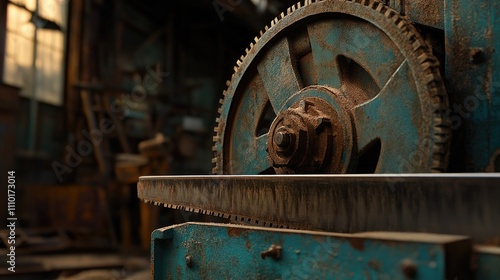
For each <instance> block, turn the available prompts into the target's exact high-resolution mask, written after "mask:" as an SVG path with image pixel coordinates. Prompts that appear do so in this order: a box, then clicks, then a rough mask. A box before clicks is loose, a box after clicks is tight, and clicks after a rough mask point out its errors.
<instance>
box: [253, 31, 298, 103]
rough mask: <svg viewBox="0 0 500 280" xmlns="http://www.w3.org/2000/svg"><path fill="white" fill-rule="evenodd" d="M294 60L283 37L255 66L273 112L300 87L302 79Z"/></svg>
mask: <svg viewBox="0 0 500 280" xmlns="http://www.w3.org/2000/svg"><path fill="white" fill-rule="evenodd" d="M294 60H295V58H294V56H293V55H292V54H291V49H290V46H289V44H288V40H287V39H286V38H283V39H281V41H279V42H277V43H276V45H275V46H273V48H271V49H270V50H269V51H268V52H267V54H266V55H265V56H264V57H263V59H262V61H261V62H260V63H259V65H258V66H257V68H258V71H259V75H260V77H261V79H262V81H264V87H265V88H266V92H267V95H268V96H269V100H270V101H271V105H272V106H273V109H274V111H275V112H278V111H279V110H280V109H281V107H282V106H283V104H285V101H286V100H287V99H288V98H289V97H290V96H291V95H292V94H294V93H295V92H297V91H299V90H300V89H301V88H302V80H301V78H300V76H299V75H298V71H297V68H296V67H297V63H295V61H294Z"/></svg>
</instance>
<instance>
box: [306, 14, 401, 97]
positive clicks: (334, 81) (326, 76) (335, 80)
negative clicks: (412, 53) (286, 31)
mask: <svg viewBox="0 0 500 280" xmlns="http://www.w3.org/2000/svg"><path fill="white" fill-rule="evenodd" d="M308 32H309V34H310V40H311V48H312V51H313V56H314V62H315V65H316V67H317V69H318V84H323V85H329V86H331V87H335V88H340V87H341V84H342V86H344V84H345V83H350V82H353V81H352V80H351V79H350V77H352V76H353V75H352V74H353V73H350V72H349V70H348V69H342V68H341V67H340V66H339V61H338V59H339V56H343V57H347V58H349V59H352V60H354V61H355V62H356V63H357V64H359V65H360V66H361V67H362V68H363V69H364V70H365V71H366V72H367V73H368V74H369V75H370V76H371V77H372V78H373V80H374V81H375V82H376V84H377V85H378V86H379V88H382V87H383V85H384V84H385V83H386V82H387V81H388V80H389V78H390V77H391V73H393V72H394V71H396V69H397V67H398V66H399V65H400V64H401V63H402V61H403V60H404V58H403V56H402V54H401V53H400V52H399V50H398V49H397V48H396V47H386V48H384V51H375V50H376V49H378V48H379V47H380V46H393V45H394V43H393V42H391V40H390V39H389V37H387V35H386V34H385V33H383V32H382V31H381V30H379V29H378V28H375V26H373V25H371V24H370V23H368V22H366V21H362V20H359V19H353V18H336V19H332V20H328V21H322V22H319V23H317V24H313V25H311V26H310V27H309V29H308ZM363 86H365V85H358V87H363Z"/></svg>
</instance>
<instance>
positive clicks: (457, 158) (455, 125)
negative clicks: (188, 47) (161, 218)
mask: <svg viewBox="0 0 500 280" xmlns="http://www.w3.org/2000/svg"><path fill="white" fill-rule="evenodd" d="M498 34H500V3H498V1H495V0H484V1H483V0H471V1H470V0H469V1H465V0H445V1H434V0H433V1H431V0H425V1H424V0H415V1H404V0H396V1H394V0H391V1H385V2H380V1H375V0H325V1H307V0H306V1H304V2H299V3H298V4H296V5H294V6H292V7H290V8H289V9H288V10H287V11H285V12H283V13H282V14H281V15H280V16H279V17H277V18H276V19H274V20H273V21H272V23H271V25H270V26H266V27H265V30H264V31H263V32H261V34H260V36H258V37H256V38H255V40H254V42H252V43H251V44H250V47H249V48H248V49H247V50H246V53H245V54H244V55H243V56H242V57H241V59H239V60H238V61H237V65H236V66H235V69H234V70H235V72H234V75H233V76H232V78H231V80H230V81H228V83H227V86H228V87H227V90H226V91H225V92H224V97H223V99H221V107H220V110H219V113H220V117H219V118H218V119H217V124H216V127H215V136H214V155H215V156H214V159H213V162H214V175H211V176H158V177H141V178H140V180H139V184H138V195H139V197H140V198H141V199H142V200H144V201H145V202H150V203H155V204H161V205H164V206H166V207H170V208H177V209H182V210H185V211H192V212H196V213H204V214H211V215H215V216H218V217H223V218H226V219H227V220H228V221H230V222H232V223H231V224H212V223H205V224H204V223H186V224H182V225H176V226H172V227H167V228H162V229H158V230H156V231H154V232H153V234H152V247H151V249H152V251H151V265H152V267H151V272H152V277H153V278H154V279H171V278H177V279H181V278H182V279H198V278H204V279H226V278H237V279H239V278H250V279H254V278H259V279H260V278H265V279H348V278H349V279H500V247H498V246H499V245H500V175H499V173H495V172H498V171H499V170H500V88H499V81H497V77H498V76H499V73H500V56H499V54H498V50H500V39H496V36H497V35H498ZM486 172H490V173H486Z"/></svg>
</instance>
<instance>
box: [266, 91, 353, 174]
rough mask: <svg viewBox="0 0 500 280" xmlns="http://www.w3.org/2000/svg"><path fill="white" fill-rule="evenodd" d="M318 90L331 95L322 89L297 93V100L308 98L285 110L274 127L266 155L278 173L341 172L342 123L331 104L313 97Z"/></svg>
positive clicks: (270, 133) (268, 141)
mask: <svg viewBox="0 0 500 280" xmlns="http://www.w3.org/2000/svg"><path fill="white" fill-rule="evenodd" d="M318 91H322V92H325V91H326V92H327V94H328V95H329V96H330V94H331V92H328V89H326V88H323V87H322V88H308V89H306V90H305V91H301V92H299V93H297V95H296V96H295V99H297V97H298V96H307V97H304V98H300V99H299V100H297V101H296V102H294V103H293V104H292V105H291V106H290V107H289V108H288V109H286V110H283V111H282V112H281V113H280V114H279V115H278V116H277V117H276V119H275V120H274V122H273V123H272V125H271V128H270V130H269V134H268V136H267V137H268V138H267V152H268V158H269V161H270V163H271V165H272V167H273V168H274V170H275V171H276V173H278V174H293V173H323V172H332V173H333V172H335V171H336V172H340V170H339V166H338V163H339V162H340V153H339V152H340V151H342V150H343V144H344V139H343V137H342V135H343V134H344V133H343V131H342V130H343V128H342V124H341V122H340V121H339V118H338V114H337V112H336V109H335V108H334V107H333V106H332V105H330V103H329V102H327V101H325V100H324V99H322V98H319V97H311V96H310V95H315V94H313V93H316V92H318ZM308 95H309V96H308ZM292 102H293V100H292Z"/></svg>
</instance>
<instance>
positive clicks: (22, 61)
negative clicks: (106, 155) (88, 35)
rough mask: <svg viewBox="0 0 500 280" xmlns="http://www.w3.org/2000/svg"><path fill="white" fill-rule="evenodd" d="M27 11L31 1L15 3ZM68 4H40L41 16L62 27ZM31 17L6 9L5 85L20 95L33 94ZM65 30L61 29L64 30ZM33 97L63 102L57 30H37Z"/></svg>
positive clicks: (62, 0)
mask: <svg viewBox="0 0 500 280" xmlns="http://www.w3.org/2000/svg"><path fill="white" fill-rule="evenodd" d="M15 2H16V3H19V4H24V5H26V7H27V8H28V9H34V8H35V1H34V0H25V1H15ZM67 2H68V1H67V0H43V1H42V0H39V12H40V15H41V16H42V17H44V18H46V19H48V20H52V21H54V22H56V23H58V24H60V25H61V26H65V22H63V21H64V20H65V15H63V10H64V13H65V12H66V6H67ZM30 19H31V13H30V12H28V11H26V10H24V9H22V8H19V7H17V6H15V5H13V4H9V5H8V7H7V35H6V51H5V66H4V81H5V82H6V83H9V84H12V85H15V86H18V87H20V88H22V91H21V95H22V96H25V97H28V98H30V97H31V96H32V95H33V93H32V75H33V72H32V64H33V38H34V30H35V27H34V25H33V24H32V23H31V22H30ZM63 30H64V28H63ZM37 38H38V39H37V59H36V96H37V100H39V101H42V102H46V103H49V104H53V105H62V101H63V98H62V96H63V89H62V87H63V75H64V73H63V53H64V34H63V32H61V31H58V30H48V29H43V27H42V28H38V29H37Z"/></svg>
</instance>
